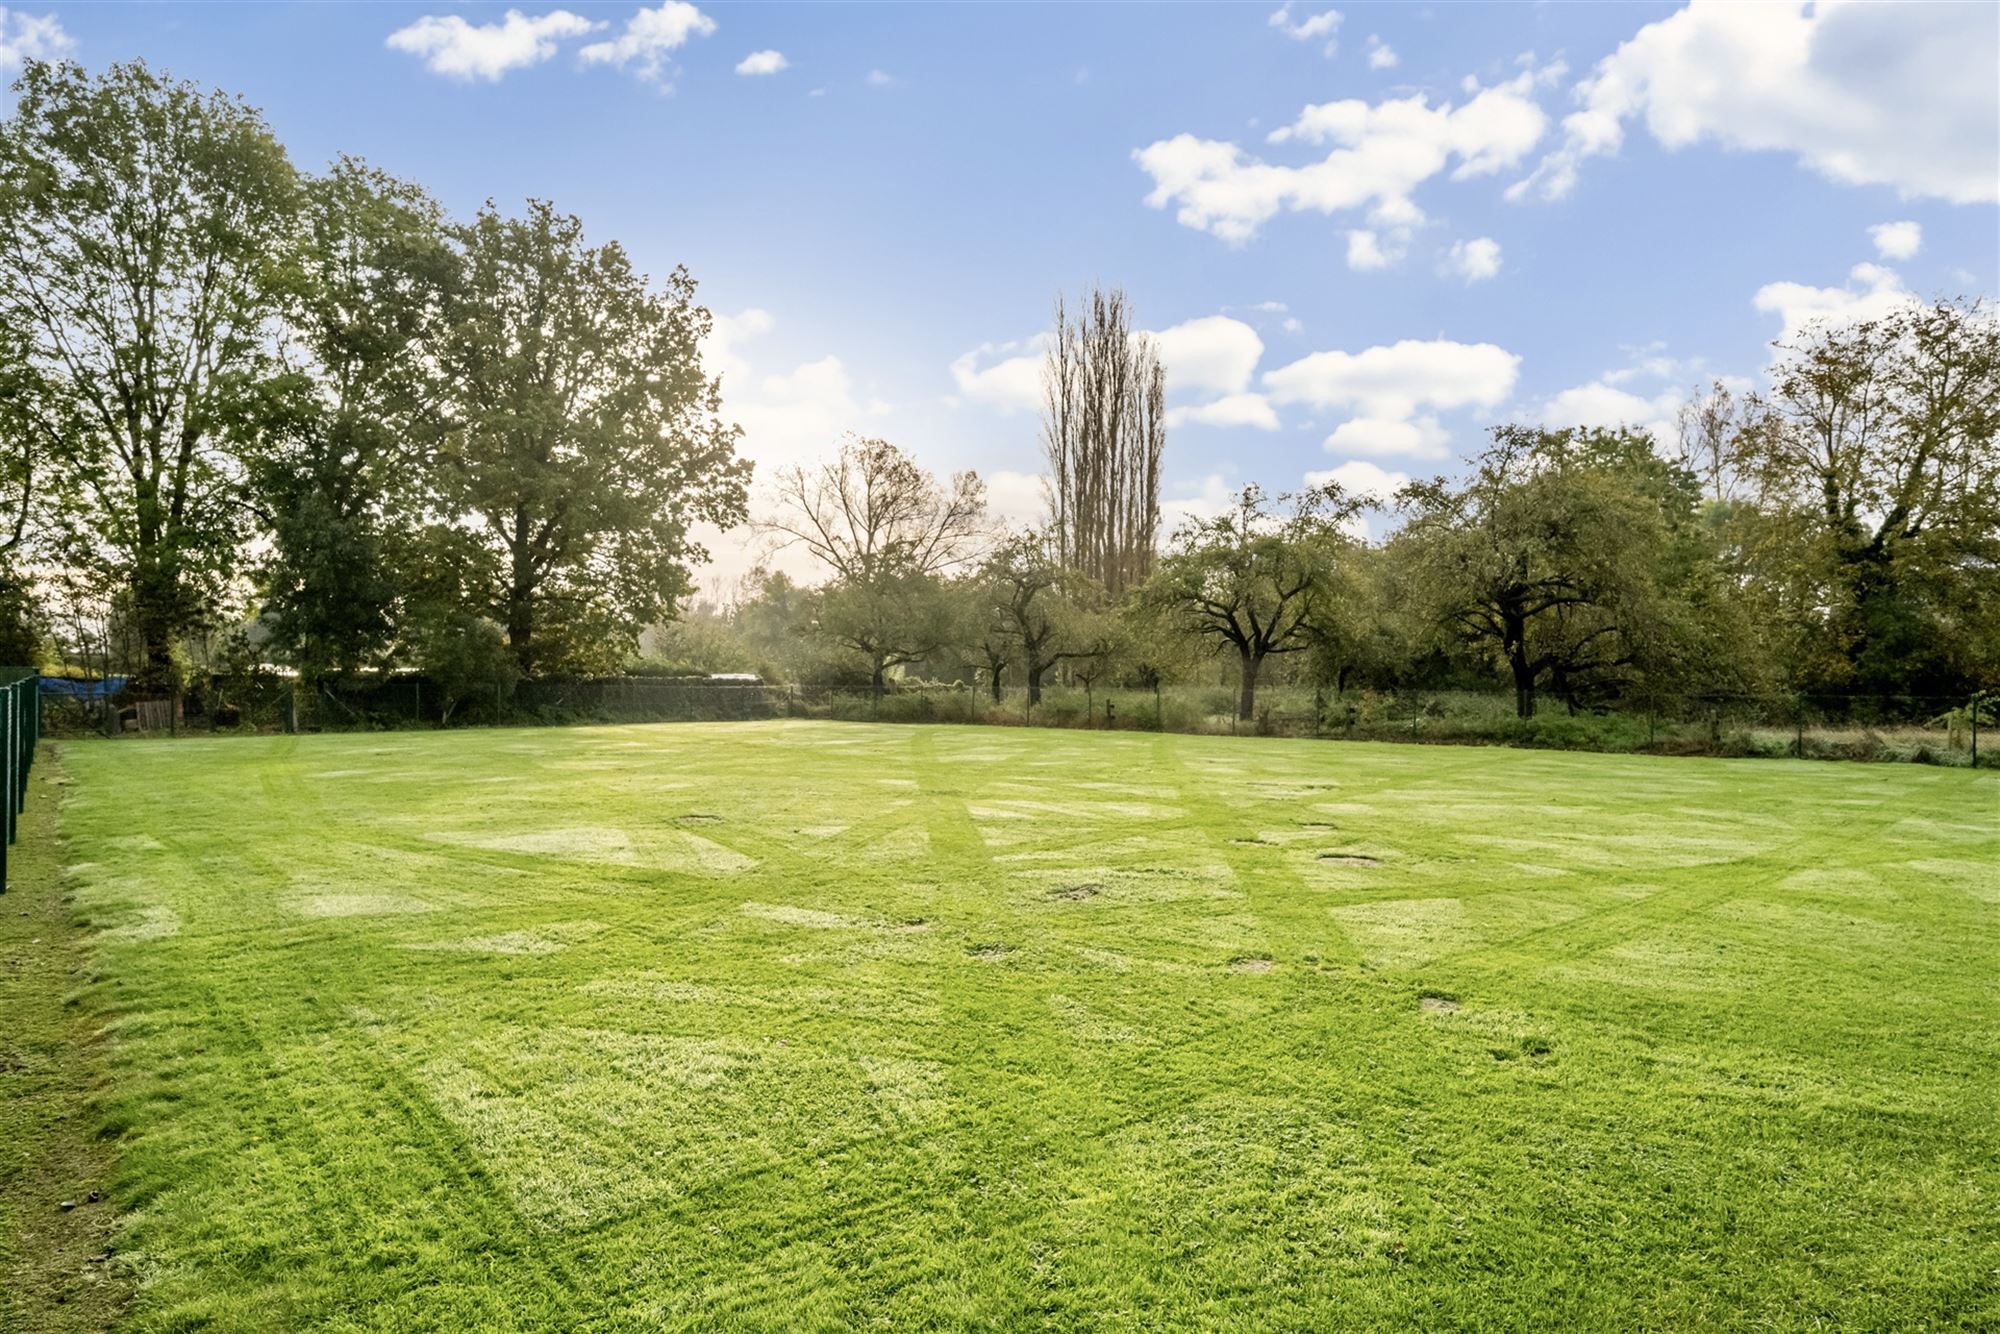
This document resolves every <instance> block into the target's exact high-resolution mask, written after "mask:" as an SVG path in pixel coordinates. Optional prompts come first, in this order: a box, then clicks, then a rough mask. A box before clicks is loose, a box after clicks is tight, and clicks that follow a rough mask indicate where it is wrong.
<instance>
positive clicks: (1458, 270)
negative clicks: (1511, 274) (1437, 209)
mask: <svg viewBox="0 0 2000 1334" xmlns="http://www.w3.org/2000/svg"><path fill="white" fill-rule="evenodd" d="M1444 267H1445V271H1446V272H1447V273H1450V274H1452V275H1454V276H1455V277H1458V278H1462V279H1464V280H1465V282H1466V284H1467V285H1468V286H1469V285H1471V284H1473V283H1483V282H1485V281H1486V280H1487V279H1488V278H1492V277H1496V276H1497V275H1498V274H1499V272H1500V243H1499V242H1498V241H1496V240H1494V239H1493V238H1492V237H1490V236H1481V237H1479V238H1477V239H1475V240H1471V241H1453V242H1452V243H1451V249H1450V250H1448V251H1446V252H1445V257H1444Z"/></svg>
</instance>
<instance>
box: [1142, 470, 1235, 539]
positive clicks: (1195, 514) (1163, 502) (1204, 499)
mask: <svg viewBox="0 0 2000 1334" xmlns="http://www.w3.org/2000/svg"><path fill="white" fill-rule="evenodd" d="M1240 491H1241V488H1240V487H1236V486H1232V485H1230V483H1229V481H1228V480H1227V479H1226V478H1224V477H1223V475H1222V474H1221V473H1219V472H1212V473H1209V474H1208V475H1207V476H1205V477H1202V478H1200V479H1198V480H1197V481H1195V482H1193V483H1191V484H1190V483H1186V482H1182V483H1179V484H1177V485H1174V486H1171V487H1170V488H1169V494H1167V495H1164V496H1162V497H1160V532H1161V533H1162V534H1171V533H1173V532H1174V531H1175V530H1176V529H1178V528H1179V527H1180V526H1181V525H1182V524H1184V523H1186V522H1187V521H1188V520H1190V519H1213V518H1214V517H1215V516H1216V515H1218V514H1222V513H1224V512H1226V511H1228V510H1230V509H1232V508H1234V507H1235V505H1236V497H1237V495H1238V493H1239V492H1240Z"/></svg>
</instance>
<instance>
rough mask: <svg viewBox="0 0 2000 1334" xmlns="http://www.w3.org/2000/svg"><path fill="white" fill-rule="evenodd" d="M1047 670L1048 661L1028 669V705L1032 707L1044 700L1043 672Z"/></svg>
mask: <svg viewBox="0 0 2000 1334" xmlns="http://www.w3.org/2000/svg"><path fill="white" fill-rule="evenodd" d="M1047 670H1048V665H1047V664H1046V663H1044V664H1041V665H1038V666H1034V667H1030V668H1029V669H1028V707H1029V708H1031V709H1032V708H1034V707H1035V705H1037V704H1040V703H1041V702H1042V673H1043V672H1046V671H1047Z"/></svg>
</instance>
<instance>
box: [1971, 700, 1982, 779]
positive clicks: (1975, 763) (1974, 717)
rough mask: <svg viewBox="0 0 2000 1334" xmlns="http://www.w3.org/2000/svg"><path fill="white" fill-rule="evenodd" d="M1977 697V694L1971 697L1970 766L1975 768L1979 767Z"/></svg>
mask: <svg viewBox="0 0 2000 1334" xmlns="http://www.w3.org/2000/svg"><path fill="white" fill-rule="evenodd" d="M1979 699H1980V697H1979V696H1978V695H1974V696H1973V697H1972V767H1973V768H1975V769H1977V768H1978V767H1979Z"/></svg>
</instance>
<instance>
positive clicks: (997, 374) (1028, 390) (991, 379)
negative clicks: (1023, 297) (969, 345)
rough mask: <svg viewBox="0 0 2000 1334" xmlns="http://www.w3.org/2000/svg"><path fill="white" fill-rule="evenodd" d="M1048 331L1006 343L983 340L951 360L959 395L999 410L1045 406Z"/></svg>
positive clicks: (952, 374)
mask: <svg viewBox="0 0 2000 1334" xmlns="http://www.w3.org/2000/svg"><path fill="white" fill-rule="evenodd" d="M1047 342H1048V335H1047V334H1036V335H1035V336H1034V337H1033V338H1020V339H1015V340H1014V341H1012V342H1007V343H981V344H980V345H979V346H978V347H975V348H973V349H972V351H970V352H967V353H966V354H965V355H964V356H962V357H959V358H958V359H957V360H956V361H954V362H952V363H951V382H952V383H953V384H954V385H956V386H958V397H959V398H960V399H962V400H963V401H965V402H968V403H977V404H980V405H981V406H983V407H989V408H993V409H995V410H997V411H1000V412H1010V413H1011V412H1033V411H1035V410H1037V409H1039V408H1040V407H1041V405H1042V348H1043V346H1044V345H1045V344H1046V343H1047Z"/></svg>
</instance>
